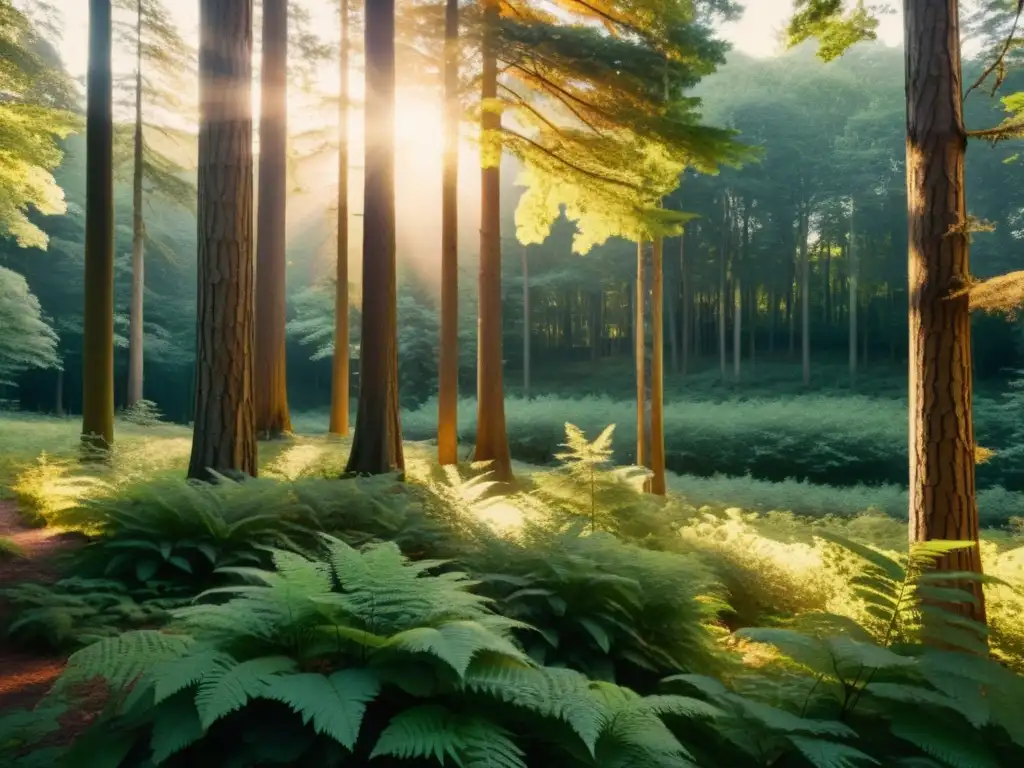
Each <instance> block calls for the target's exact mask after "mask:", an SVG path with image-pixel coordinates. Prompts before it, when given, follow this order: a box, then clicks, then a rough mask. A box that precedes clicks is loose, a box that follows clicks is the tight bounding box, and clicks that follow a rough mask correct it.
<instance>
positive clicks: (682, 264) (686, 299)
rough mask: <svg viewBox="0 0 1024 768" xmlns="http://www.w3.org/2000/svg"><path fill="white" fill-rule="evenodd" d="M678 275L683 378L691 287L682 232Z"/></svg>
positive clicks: (687, 367)
mask: <svg viewBox="0 0 1024 768" xmlns="http://www.w3.org/2000/svg"><path fill="white" fill-rule="evenodd" d="M679 275H680V277H681V282H682V293H683V299H682V304H681V312H682V315H683V318H682V320H683V323H682V325H683V328H682V331H681V335H680V341H681V342H682V344H681V346H682V349H681V350H680V352H681V355H680V357H681V361H680V363H681V365H682V373H683V376H686V374H688V373H689V372H690V349H691V347H690V337H691V335H692V330H691V320H692V316H693V286H692V285H690V275H689V273H688V272H687V264H686V232H685V231H684V232H683V236H682V237H680V238H679Z"/></svg>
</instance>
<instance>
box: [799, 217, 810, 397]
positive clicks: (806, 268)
mask: <svg viewBox="0 0 1024 768" xmlns="http://www.w3.org/2000/svg"><path fill="white" fill-rule="evenodd" d="M809 214H810V212H809V211H807V210H806V209H805V210H804V211H803V213H802V214H801V220H800V347H801V352H802V357H803V373H804V386H807V385H809V384H810V383H811V263H810V256H809V254H808V253H807V230H808V229H809V227H808V226H807V219H808V217H809Z"/></svg>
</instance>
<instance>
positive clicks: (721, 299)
mask: <svg viewBox="0 0 1024 768" xmlns="http://www.w3.org/2000/svg"><path fill="white" fill-rule="evenodd" d="M722 211H723V213H722V243H721V249H720V250H719V253H718V367H719V374H720V375H721V377H722V381H725V302H726V292H725V258H726V255H727V253H728V250H729V200H728V198H723V199H722Z"/></svg>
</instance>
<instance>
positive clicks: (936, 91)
mask: <svg viewBox="0 0 1024 768" xmlns="http://www.w3.org/2000/svg"><path fill="white" fill-rule="evenodd" d="M958 5H959V4H958V0H906V2H905V3H904V28H905V39H906V48H905V51H904V56H905V62H906V66H905V82H906V99H907V111H906V118H907V166H906V169H907V211H908V223H909V270H908V274H909V285H908V287H909V296H910V305H909V323H910V409H909V410H910V448H909V453H910V501H909V507H910V538H911V540H912V541H930V540H935V539H940V540H958V541H969V542H973V546H971V547H969V548H965V549H959V550H955V551H953V552H951V553H949V554H947V555H945V556H944V557H943V558H942V560H941V562H940V563H939V567H940V568H941V569H943V570H948V571H953V572H961V573H962V572H972V573H977V574H980V573H981V572H982V563H981V550H980V544H979V540H978V506H977V498H976V494H975V442H974V425H973V421H972V415H971V401H972V364H971V323H970V305H969V296H968V293H967V291H966V289H967V288H968V287H969V285H970V268H969V259H968V237H969V221H968V218H967V210H966V201H965V195H964V157H965V152H966V147H967V135H968V134H967V130H966V128H965V126H964V119H963V102H962V94H963V87H962V85H963V83H962V71H961V62H960V26H959V7H958ZM797 6H798V8H800V7H803V10H802V12H801V13H798V14H797V16H795V17H794V20H793V24H792V27H791V37H792V38H793V39H800V38H801V36H802V37H808V36H812V35H813V36H818V37H819V39H824V40H825V41H826V43H827V41H828V40H829V39H831V38H833V37H834V36H835V34H836V30H837V29H839V30H843V29H845V30H846V31H847V32H848V33H849V34H847V36H846V37H845V38H843V40H844V41H845V43H846V46H848V45H850V44H852V42H855V41H856V40H857V39H861V38H863V37H867V36H869V32H865V31H864V30H865V25H864V24H859V25H858V24H857V23H856V20H857V18H858V14H860V15H861V16H863V13H865V12H864V9H863V7H858V9H857V10H855V11H854V12H852V14H850V15H847V16H845V17H844V16H842V15H841V14H842V4H841V3H840V2H837V1H836V0H799V1H798V3H797ZM851 30H852V31H851ZM844 47H845V46H841V47H832V46H829V45H827V44H824V45H823V46H822V48H821V51H820V55H821V56H822V57H823V58H829V57H833V58H834V57H835V56H838V55H839V54H841V53H842V51H843V50H844ZM964 586H965V587H966V588H968V589H970V590H971V591H972V593H973V594H974V602H973V603H971V604H967V605H964V606H962V607H961V610H963V611H964V612H966V613H967V614H968V615H969V617H970V618H972V619H974V620H976V621H978V622H984V621H985V596H984V591H983V590H982V586H981V582H980V581H978V580H971V581H969V582H968V583H967V584H966V585H964Z"/></svg>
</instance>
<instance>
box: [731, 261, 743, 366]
mask: <svg viewBox="0 0 1024 768" xmlns="http://www.w3.org/2000/svg"><path fill="white" fill-rule="evenodd" d="M732 294H733V303H732V377H733V379H734V380H735V381H739V380H740V365H741V363H740V358H741V356H742V352H743V289H742V287H741V284H740V277H739V275H736V277H735V278H733V288H732Z"/></svg>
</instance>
